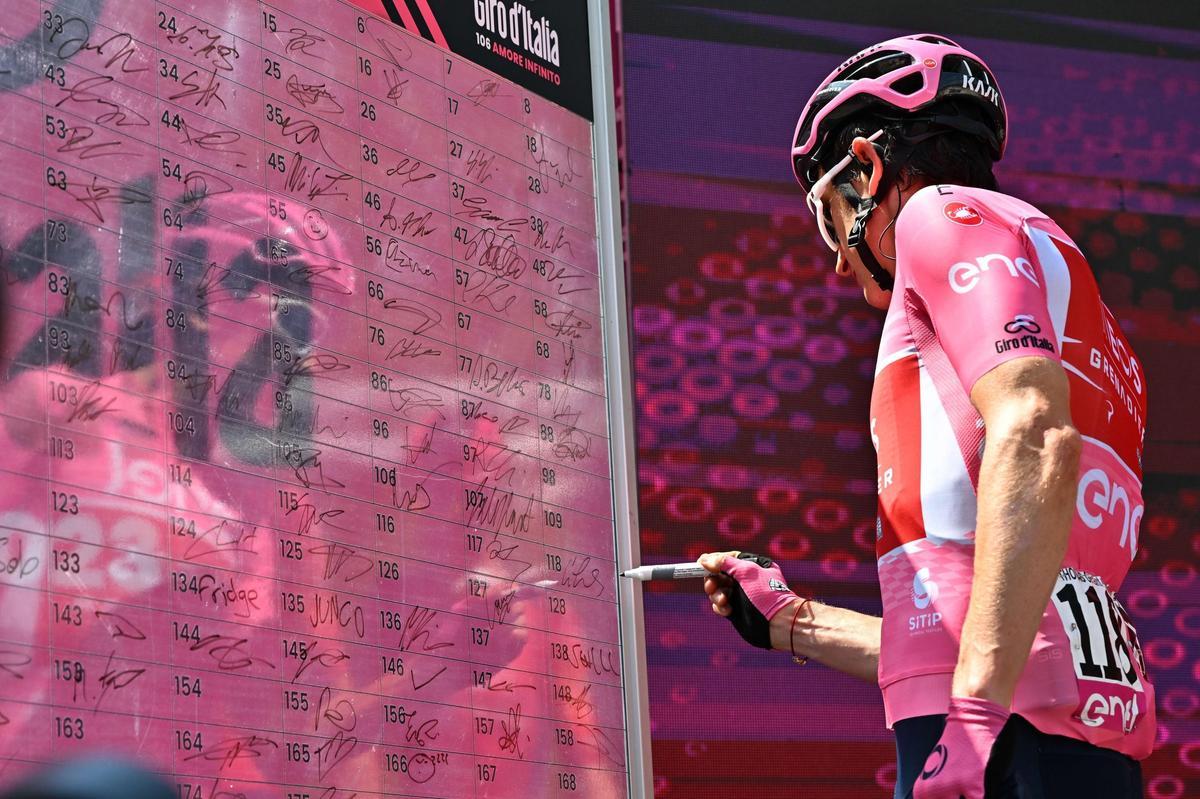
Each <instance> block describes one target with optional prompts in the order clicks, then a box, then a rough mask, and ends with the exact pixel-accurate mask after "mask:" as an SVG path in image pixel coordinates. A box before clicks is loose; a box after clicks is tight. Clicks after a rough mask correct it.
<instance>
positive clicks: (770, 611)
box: [700, 552, 799, 649]
mask: <svg viewBox="0 0 1200 799" xmlns="http://www.w3.org/2000/svg"><path fill="white" fill-rule="evenodd" d="M700 565H702V566H704V568H706V569H708V570H709V571H710V572H712V573H713V574H712V576H710V577H705V578H704V592H705V593H706V594H708V599H709V601H710V602H711V603H712V608H713V612H714V613H716V614H718V615H720V616H725V617H726V618H728V619H729V620H730V621H731V622H732V623H733V626H734V629H736V630H737V631H738V634H739V635H741V636H742V638H744V639H745V640H746V641H747V642H748V643H750V644H753V645H754V646H757V647H759V648H760V649H771V648H772V647H771V619H772V618H774V617H775V616H776V615H777V614H778V613H779V612H780V611H781V610H783V609H784V608H785V607H787V606H788V605H790V604H791V603H792V602H794V601H796V600H797V599H799V597H797V596H796V595H795V594H794V593H792V591H791V589H789V588H788V587H787V582H786V581H785V580H784V579H783V572H781V571H780V570H779V567H778V566H777V565H775V563H774V562H773V561H772V560H771V559H770V558H767V557H763V556H762V555H754V554H752V553H749V552H741V553H739V552H713V553H708V554H706V555H701V556H700Z"/></svg>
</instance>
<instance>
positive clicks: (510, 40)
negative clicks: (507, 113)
mask: <svg viewBox="0 0 1200 799" xmlns="http://www.w3.org/2000/svg"><path fill="white" fill-rule="evenodd" d="M356 2H357V3H358V4H359V5H364V6H370V5H374V3H373V2H371V0H356ZM375 2H376V3H379V4H380V5H382V7H383V9H384V10H385V11H386V12H387V15H388V16H389V17H391V19H392V21H393V22H395V23H397V24H399V25H401V26H403V27H405V28H408V29H410V30H412V32H413V33H417V34H420V35H421V36H423V37H424V38H426V39H429V40H430V41H432V42H436V43H437V44H440V45H442V46H443V47H445V48H447V49H449V50H451V51H452V52H454V53H457V54H458V55H460V56H462V57H464V58H467V59H469V60H471V61H474V62H475V63H476V64H479V65H480V66H482V67H485V68H486V69H488V70H491V71H492V72H495V73H496V74H497V75H500V76H502V77H504V78H507V79H509V80H511V81H512V82H513V83H516V84H517V85H519V86H524V87H525V88H526V89H529V90H530V91H532V92H534V93H536V94H539V95H541V96H542V97H545V98H546V99H548V100H550V101H552V102H555V103H558V104H559V105H561V106H564V107H565V108H568V109H570V110H571V111H574V112H575V113H577V114H579V115H580V116H582V117H585V118H586V119H588V120H589V121H591V120H592V119H593V115H592V71H591V47H590V45H589V42H588V7H587V0H375ZM414 27H415V29H414Z"/></svg>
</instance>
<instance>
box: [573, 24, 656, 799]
mask: <svg viewBox="0 0 1200 799" xmlns="http://www.w3.org/2000/svg"><path fill="white" fill-rule="evenodd" d="M588 30H589V33H588V38H589V40H590V42H591V63H592V104H593V108H594V112H595V113H594V117H595V121H594V122H593V124H592V150H593V154H594V163H595V170H596V173H595V174H596V212H597V230H598V233H599V250H600V251H599V255H600V264H601V270H600V283H601V292H602V297H601V301H602V304H601V313H602V314H603V320H602V324H603V328H604V336H603V338H604V356H605V357H604V367H605V379H606V385H607V389H608V390H607V394H608V396H607V398H606V399H607V404H608V422H609V429H608V440H609V457H610V463H611V468H612V490H613V524H614V527H615V536H616V556H617V573H618V574H619V573H620V572H621V571H622V570H624V569H628V568H631V567H632V566H636V565H638V564H639V563H640V562H641V546H640V539H639V534H638V530H639V528H638V518H637V496H638V493H637V469H636V459H635V456H636V452H637V450H636V446H635V444H636V439H635V430H634V423H633V392H632V379H631V376H632V372H631V361H630V357H629V317H628V313H627V308H628V305H627V302H626V299H627V295H626V285H625V261H624V248H623V239H622V235H621V192H620V182H619V176H618V173H617V170H618V165H617V129H616V116H615V107H616V106H615V96H614V89H613V68H612V67H613V62H612V59H613V53H612V30H611V27H610V20H609V11H608V0H588ZM605 266H607V268H604V267H605ZM617 610H618V614H619V618H620V632H621V669H622V674H623V679H622V690H623V692H624V697H625V766H626V770H627V774H628V782H627V785H628V789H629V796H630V797H631V799H651V797H653V796H654V792H653V787H652V784H653V774H652V767H651V766H652V761H651V754H650V704H649V697H648V692H647V690H646V677H647V674H646V647H645V644H644V642H645V617H644V616H643V613H642V591H641V583H638V582H636V581H634V580H622V579H621V578H620V577H618V578H617Z"/></svg>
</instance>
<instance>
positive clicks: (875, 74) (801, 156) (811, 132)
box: [792, 33, 1008, 191]
mask: <svg viewBox="0 0 1200 799" xmlns="http://www.w3.org/2000/svg"><path fill="white" fill-rule="evenodd" d="M943 101H957V102H961V103H967V104H969V108H971V109H975V110H977V111H979V112H981V113H978V114H974V113H970V112H967V113H962V110H964V109H960V110H958V111H956V110H955V109H954V107H953V102H952V103H944V102H943ZM935 106H936V108H935ZM864 111H865V112H868V113H870V114H871V115H873V116H876V117H879V118H882V119H884V120H895V121H901V120H905V119H925V120H927V121H929V122H930V123H932V124H935V125H940V126H942V127H947V128H954V129H957V130H962V131H964V132H966V133H971V134H974V135H977V136H980V137H981V138H983V139H985V140H986V141H987V142H988V144H989V146H990V148H991V150H992V156H993V157H994V158H995V159H996V160H999V159H1000V158H1001V156H1003V155H1004V144H1005V140H1006V139H1007V137H1008V136H1007V134H1008V115H1007V114H1006V113H1005V110H1004V98H1003V97H1002V96H1001V95H1000V89H999V88H998V87H997V85H996V81H995V78H993V77H992V73H991V71H990V70H989V69H988V68H987V65H986V64H984V63H983V61H982V60H981V59H980V58H979V57H978V56H976V55H975V54H973V53H971V52H970V51H968V50H964V49H963V48H962V47H960V46H959V45H958V44H956V43H955V42H953V41H951V40H949V39H947V38H945V37H942V36H936V35H933V34H928V33H922V34H917V35H915V36H901V37H899V38H896V39H888V40H887V41H886V42H880V43H879V44H876V45H872V46H871V47H868V48H867V49H865V50H862V51H860V52H858V53H855V54H854V55H853V56H851V57H850V58H848V59H846V60H845V61H844V62H842V64H841V65H840V66H839V67H838V68H837V69H835V70H834V71H833V72H831V73H829V75H828V76H827V77H826V78H825V80H823V81H821V85H820V86H819V87H818V88H817V90H816V91H815V92H814V93H813V96H812V97H810V98H809V100H808V102H807V103H806V104H805V106H804V111H803V113H801V114H800V119H799V120H798V121H797V122H796V135H795V136H794V137H793V138H792V171H793V172H794V173H795V175H796V180H798V181H800V185H801V186H803V187H804V189H805V190H806V191H807V190H809V189H811V188H812V185H813V183H815V182H816V178H817V175H816V168H817V164H818V162H819V161H820V159H821V157H822V156H823V155H824V153H823V152H822V149H823V147H824V146H825V145H826V144H827V143H828V140H829V134H830V132H831V131H833V130H836V129H837V127H838V126H839V124H840V123H841V122H843V121H845V120H847V119H848V118H850V117H851V116H854V115H856V114H859V113H860V112H864Z"/></svg>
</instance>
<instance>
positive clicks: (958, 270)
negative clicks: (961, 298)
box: [946, 252, 1042, 294]
mask: <svg viewBox="0 0 1200 799" xmlns="http://www.w3.org/2000/svg"><path fill="white" fill-rule="evenodd" d="M996 266H1001V267H1003V268H1004V269H1006V270H1007V271H1008V274H1009V276H1010V277H1023V278H1025V279H1026V280H1028V281H1029V282H1030V283H1032V284H1033V285H1035V286H1037V287H1038V288H1041V285H1042V284H1041V283H1038V279H1037V272H1035V271H1034V268H1033V264H1032V263H1030V261H1029V259H1028V258H1017V259H1016V260H1015V261H1014V260H1013V259H1012V258H1009V257H1008V256H1007V255H1003V254H1001V253H998V252H994V253H990V254H988V255H981V256H979V257H978V258H976V259H975V263H967V262H966V261H959V262H958V263H956V264H954V265H952V266H951V267H950V271H949V272H948V273H947V274H946V277H947V279H948V280H949V281H950V288H952V289H954V292H955V293H956V294H967V293H969V292H970V291H971V290H972V289H974V288H975V287H976V286H978V285H979V281H980V280H982V279H983V275H984V273H985V272H989V271H991V270H992V268H993V267H996Z"/></svg>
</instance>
